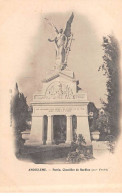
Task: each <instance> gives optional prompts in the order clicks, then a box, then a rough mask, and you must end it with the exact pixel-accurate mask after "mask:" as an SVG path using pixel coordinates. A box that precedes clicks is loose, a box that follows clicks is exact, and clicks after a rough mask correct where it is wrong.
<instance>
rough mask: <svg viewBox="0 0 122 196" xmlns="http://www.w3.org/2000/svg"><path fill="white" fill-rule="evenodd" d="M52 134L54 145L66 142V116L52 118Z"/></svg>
mask: <svg viewBox="0 0 122 196" xmlns="http://www.w3.org/2000/svg"><path fill="white" fill-rule="evenodd" d="M53 133H54V141H55V144H60V143H65V141H66V116H65V115H54V116H53Z"/></svg>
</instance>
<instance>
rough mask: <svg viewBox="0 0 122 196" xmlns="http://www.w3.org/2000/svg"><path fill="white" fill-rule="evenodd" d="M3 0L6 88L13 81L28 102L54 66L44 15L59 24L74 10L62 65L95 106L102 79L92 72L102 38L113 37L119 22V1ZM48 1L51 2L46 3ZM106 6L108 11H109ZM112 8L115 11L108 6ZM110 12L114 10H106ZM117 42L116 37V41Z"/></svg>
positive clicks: (1, 55)
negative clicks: (69, 42)
mask: <svg viewBox="0 0 122 196" xmlns="http://www.w3.org/2000/svg"><path fill="white" fill-rule="evenodd" d="M12 2H13V3H8V2H6V1H3V4H2V8H1V13H0V64H1V65H2V67H3V69H1V77H0V80H1V81H2V83H4V84H5V85H6V86H8V88H9V89H11V88H13V86H14V85H15V82H17V83H18V86H19V90H20V92H23V93H24V95H25V96H27V101H28V104H30V102H31V101H32V96H33V93H34V92H36V91H38V90H39V89H40V88H41V87H42V82H41V81H42V79H43V78H44V76H45V73H46V72H47V71H48V70H50V69H52V67H53V66H54V64H55V47H54V43H50V42H48V38H54V37H55V34H54V32H53V29H52V28H51V27H50V26H49V25H48V24H47V23H46V22H45V20H44V17H47V18H49V19H50V20H51V21H52V22H53V23H54V24H55V25H56V27H57V28H58V29H59V28H62V27H63V28H65V25H66V22H67V20H68V18H69V17H70V14H71V12H72V11H73V12H74V20H73V23H72V33H73V34H74V39H75V40H74V41H73V43H72V47H71V52H70V54H69V58H68V66H69V68H70V69H71V70H72V71H74V73H75V75H76V78H77V79H78V80H79V82H80V85H79V86H80V87H81V88H82V89H83V90H84V91H86V92H87V94H88V100H89V101H91V102H94V103H95V105H96V106H97V107H101V104H100V98H103V99H104V98H105V94H106V86H105V77H104V76H103V75H102V72H98V67H99V66H100V65H101V64H102V62H103V60H102V55H103V50H102V47H101V44H102V37H103V36H106V35H108V34H111V33H114V34H115V36H116V37H117V38H118V36H119V37H120V35H121V32H120V31H119V29H120V26H121V24H120V23H119V22H118V23H117V21H118V20H119V18H118V17H119V14H118V13H119V12H120V11H121V10H120V9H119V4H116V3H115V2H114V1H111V3H110V2H109V1H108V3H107V2H106V4H104V2H103V1H99V3H97V2H98V1H92V3H90V2H91V1H77V2H75V4H73V2H74V1H70V2H72V3H71V4H70V6H69V3H68V1H65V2H63V1H60V0H59V1H55V4H52V1H51V0H50V1H48V6H47V4H46V0H45V1H28V0H26V1H16V0H15V1H14V0H13V1H12ZM52 5H53V6H52ZM111 8H112V9H111ZM114 8H115V9H114ZM112 10H114V12H113V11H112ZM119 41H121V40H119Z"/></svg>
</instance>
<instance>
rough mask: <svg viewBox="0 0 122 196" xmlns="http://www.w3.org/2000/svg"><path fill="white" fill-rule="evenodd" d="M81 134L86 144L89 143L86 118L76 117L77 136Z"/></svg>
mask: <svg viewBox="0 0 122 196" xmlns="http://www.w3.org/2000/svg"><path fill="white" fill-rule="evenodd" d="M78 134H82V136H83V137H84V139H85V141H86V143H87V144H90V143H91V139H90V131H89V124H88V116H87V115H86V116H85V115H84V116H77V135H78Z"/></svg>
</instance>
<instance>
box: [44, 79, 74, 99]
mask: <svg viewBox="0 0 122 196" xmlns="http://www.w3.org/2000/svg"><path fill="white" fill-rule="evenodd" d="M46 98H48V99H74V98H75V96H74V94H73V91H72V89H71V88H70V87H69V86H68V85H66V84H64V83H60V82H57V83H55V84H53V85H51V86H50V87H49V88H48V89H47V92H46Z"/></svg>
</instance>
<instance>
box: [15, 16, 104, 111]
mask: <svg viewBox="0 0 122 196" xmlns="http://www.w3.org/2000/svg"><path fill="white" fill-rule="evenodd" d="M70 14H71V12H68V13H63V14H57V13H53V14H46V15H43V16H40V18H41V17H42V18H41V20H40V24H39V27H38V28H37V29H36V31H37V32H36V34H35V36H34V37H33V38H32V40H31V42H32V44H31V48H30V51H29V52H28V58H27V68H26V70H25V73H23V76H20V78H19V80H18V85H19V87H20V89H21V90H22V91H23V92H24V94H25V95H27V99H28V103H29V101H30V100H32V94H33V93H34V92H35V91H37V90H38V89H40V88H41V79H42V78H44V75H45V73H46V72H47V71H48V70H50V69H52V68H53V66H54V64H55V46H54V43H50V42H48V38H51V39H52V38H54V37H55V33H54V31H53V28H52V27H51V26H49V25H48V24H47V23H46V21H45V20H44V19H43V18H44V17H45V16H46V18H48V19H50V20H51V21H52V22H53V23H54V24H55V25H56V27H57V28H58V29H60V28H62V27H63V29H64V28H65V25H66V22H67V20H68V18H69V16H70ZM41 21H42V23H41ZM72 33H73V35H74V39H75V40H74V41H73V43H72V47H71V52H70V54H69V58H68V67H69V69H71V70H72V71H74V73H75V75H76V78H77V79H78V80H79V82H80V85H79V86H80V87H81V88H82V89H83V90H84V91H86V92H87V93H88V100H89V101H92V102H94V103H95V104H96V106H97V107H100V106H101V105H100V98H104V94H105V78H104V77H103V76H102V73H99V72H98V67H99V66H100V65H101V64H102V55H103V51H102V47H101V42H100V41H99V40H98V38H97V33H96V32H95V29H94V27H93V26H92V24H91V23H90V22H89V20H88V18H87V16H84V15H79V14H77V13H76V12H74V21H73V23H72ZM101 40H102V39H101ZM24 77H25V78H24ZM28 77H30V78H28ZM31 77H32V78H31ZM27 89H29V91H28V90H27Z"/></svg>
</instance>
